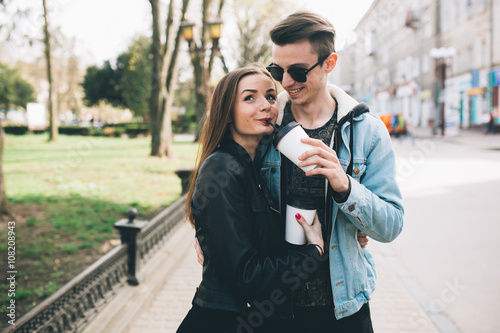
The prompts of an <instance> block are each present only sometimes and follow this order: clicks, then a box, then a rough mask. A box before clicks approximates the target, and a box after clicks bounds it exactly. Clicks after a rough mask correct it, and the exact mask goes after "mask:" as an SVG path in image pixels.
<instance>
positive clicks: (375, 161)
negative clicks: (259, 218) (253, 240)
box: [261, 86, 403, 319]
mask: <svg viewBox="0 0 500 333" xmlns="http://www.w3.org/2000/svg"><path fill="white" fill-rule="evenodd" d="M329 90H330V94H331V95H332V96H334V97H335V98H336V100H337V103H338V112H339V114H338V119H341V118H342V117H343V116H344V115H346V114H347V113H349V111H351V110H352V109H353V108H354V107H355V106H356V105H357V104H358V102H357V101H356V100H354V99H353V98H352V97H350V96H349V95H348V94H347V93H346V92H344V91H343V90H342V89H340V88H338V87H336V86H329ZM288 99H289V97H288V95H287V93H286V92H283V93H281V94H280V96H279V97H278V105H279V109H280V114H279V116H278V124H279V123H281V120H282V117H283V109H284V106H285V104H286V102H287V101H288ZM349 126H351V124H350V123H349V122H346V123H345V124H344V125H343V126H342V128H341V133H342V144H341V145H340V147H339V151H338V158H339V160H340V163H341V164H342V167H343V168H344V171H345V170H346V169H347V166H348V164H349V161H350V157H351V155H350V151H349V140H350V134H349V133H350V130H349ZM332 137H333V136H332ZM263 142H264V143H263V144H270V143H269V140H266V139H263ZM261 151H262V150H261ZM263 151H267V153H266V155H265V156H264V160H263V164H262V168H261V176H262V179H263V181H264V182H265V184H266V186H267V188H268V193H269V196H270V198H269V200H270V202H271V205H272V206H273V208H274V209H276V210H278V211H279V210H280V207H281V201H280V200H281V197H280V165H281V157H280V153H279V152H278V151H277V150H276V149H275V148H274V147H272V146H271V147H269V149H263ZM353 162H354V166H353V170H354V172H353V176H352V177H351V179H350V181H351V193H350V195H349V197H348V198H347V201H346V202H344V203H342V204H337V203H335V202H334V203H333V209H332V221H331V223H333V227H332V228H330V230H332V233H331V237H330V245H329V247H328V250H329V260H330V276H331V283H332V290H333V298H334V303H335V316H336V318H337V319H340V318H344V317H347V316H350V315H352V314H354V313H356V312H357V311H358V310H359V309H360V308H361V306H363V304H364V303H366V302H368V300H370V298H371V296H372V294H373V291H374V289H375V280H376V272H375V262H374V260H373V257H372V255H371V254H370V252H369V251H368V249H366V248H361V246H360V245H359V243H358V241H357V231H358V230H361V231H363V232H364V233H366V234H367V235H368V236H369V237H370V238H373V239H375V240H377V241H380V242H391V241H392V240H394V239H395V238H396V237H397V236H398V235H399V234H400V233H401V230H402V228H403V204H402V198H401V193H400V190H399V187H398V185H397V183H396V179H395V178H396V174H395V173H396V170H395V156H394V151H393V148H392V142H391V139H390V136H389V133H388V131H387V129H386V127H385V125H384V123H383V122H382V121H381V120H380V119H379V118H377V117H375V116H374V115H372V114H370V113H364V114H361V115H359V116H357V117H355V118H354V159H353ZM349 177H350V176H349ZM325 186H330V185H329V183H328V181H327V180H325ZM325 192H326V191H325ZM325 246H326V244H325ZM325 250H326V249H325Z"/></svg>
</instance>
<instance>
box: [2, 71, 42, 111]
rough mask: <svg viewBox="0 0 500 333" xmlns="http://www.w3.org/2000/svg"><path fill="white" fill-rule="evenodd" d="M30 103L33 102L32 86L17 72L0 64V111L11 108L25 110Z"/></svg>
mask: <svg viewBox="0 0 500 333" xmlns="http://www.w3.org/2000/svg"><path fill="white" fill-rule="evenodd" d="M30 102H35V92H34V89H33V86H32V85H31V84H30V83H29V82H27V81H25V80H24V79H23V78H22V77H21V75H20V74H19V72H18V71H17V70H15V69H12V68H9V67H8V66H6V65H4V64H0V109H6V110H8V109H9V108H11V107H12V106H19V107H22V108H26V104H28V103H30Z"/></svg>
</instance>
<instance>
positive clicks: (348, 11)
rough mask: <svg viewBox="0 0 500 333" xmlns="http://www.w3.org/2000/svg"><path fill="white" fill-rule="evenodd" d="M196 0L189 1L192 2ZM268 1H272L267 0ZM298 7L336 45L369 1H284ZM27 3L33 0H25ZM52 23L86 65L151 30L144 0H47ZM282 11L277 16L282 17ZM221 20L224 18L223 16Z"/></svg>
mask: <svg viewBox="0 0 500 333" xmlns="http://www.w3.org/2000/svg"><path fill="white" fill-rule="evenodd" d="M195 1H196V0H192V1H191V2H193V4H190V7H192V6H193V5H195V4H194V2H195ZM271 1H272V0H271ZM287 1H290V2H294V3H296V4H298V6H299V7H302V8H304V9H309V10H312V11H314V12H317V13H320V14H322V15H323V16H325V17H326V18H327V19H329V20H330V21H331V22H332V23H333V25H334V26H335V28H336V30H337V46H338V47H341V46H342V45H343V43H344V40H345V39H346V38H349V37H351V38H352V30H353V28H354V27H355V26H356V24H357V23H358V21H359V20H360V19H361V17H362V16H363V15H364V13H365V12H366V10H367V9H368V8H369V7H370V5H371V3H372V2H373V0H354V1H345V0H287ZM22 2H26V4H27V6H32V5H33V3H32V2H31V1H28V0H20V2H19V3H22ZM48 3H49V4H50V5H51V9H50V10H51V17H52V19H53V20H52V22H53V23H52V25H53V26H59V27H61V29H62V31H63V33H64V35H65V36H66V37H68V38H72V37H74V38H75V41H76V46H75V48H76V53H77V55H78V56H79V57H80V59H84V62H85V63H87V64H93V63H97V64H102V62H103V61H104V60H114V59H116V56H117V55H118V54H120V53H122V52H123V51H125V50H126V48H127V46H128V45H130V42H131V40H132V39H133V38H134V37H135V36H137V35H139V34H143V35H149V34H150V33H151V32H150V31H151V30H150V29H151V28H150V27H151V6H150V4H149V1H147V0H49V1H48ZM287 14H289V13H286V12H282V13H277V15H280V16H285V15H287ZM223 19H224V18H223ZM17 51H19V52H14V54H11V57H23V56H29V55H30V54H34V53H38V51H35V50H33V49H32V50H28V51H24V53H23V52H21V51H20V50H17Z"/></svg>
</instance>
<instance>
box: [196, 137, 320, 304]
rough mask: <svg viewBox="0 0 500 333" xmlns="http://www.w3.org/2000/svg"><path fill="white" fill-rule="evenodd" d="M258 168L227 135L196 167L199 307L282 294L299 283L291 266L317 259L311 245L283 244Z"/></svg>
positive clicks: (282, 233)
mask: <svg viewBox="0 0 500 333" xmlns="http://www.w3.org/2000/svg"><path fill="white" fill-rule="evenodd" d="M256 170H258V169H256V167H255V166H254V163H253V161H252V160H251V158H250V156H249V155H248V153H247V152H246V151H245V149H244V148H243V147H241V146H240V145H238V144H237V143H236V142H234V141H233V140H230V139H225V140H224V141H223V142H222V143H221V147H220V148H219V149H218V150H217V151H216V152H214V153H213V154H212V155H210V157H209V158H207V159H206V160H205V162H204V163H203V165H202V166H201V168H200V170H199V173H198V176H197V179H196V187H195V192H194V195H193V199H192V201H191V207H192V212H193V216H194V219H195V227H196V237H197V238H198V241H199V242H200V246H201V249H202V250H203V254H204V264H203V279H202V281H201V284H200V286H199V287H198V289H197V291H196V294H195V297H194V300H193V303H195V304H197V305H199V306H201V307H206V308H212V309H220V310H230V311H243V310H244V309H245V308H246V307H247V303H249V304H252V302H253V301H254V300H263V299H269V297H270V293H271V291H276V290H279V291H280V292H281V293H282V295H286V292H287V291H288V290H289V289H290V288H291V287H293V286H294V283H293V282H297V279H295V280H293V279H292V273H295V274H297V271H296V270H295V269H294V267H297V266H300V265H301V262H302V260H304V259H306V258H311V257H316V258H317V257H318V251H317V249H316V248H315V246H314V245H309V246H304V247H300V248H294V249H291V248H289V247H288V246H287V245H286V244H287V243H286V242H285V240H284V239H285V237H284V230H283V227H282V226H281V224H280V222H279V217H278V216H277V213H274V212H273V211H272V210H271V209H270V208H269V205H268V202H267V200H266V195H265V193H264V191H263V189H262V188H261V185H260V181H259V177H258V176H257V173H256ZM283 297H284V296H282V298H283Z"/></svg>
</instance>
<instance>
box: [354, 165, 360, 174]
mask: <svg viewBox="0 0 500 333" xmlns="http://www.w3.org/2000/svg"><path fill="white" fill-rule="evenodd" d="M358 173H359V169H358V166H357V165H356V167H355V168H354V174H355V175H357V174H358Z"/></svg>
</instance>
